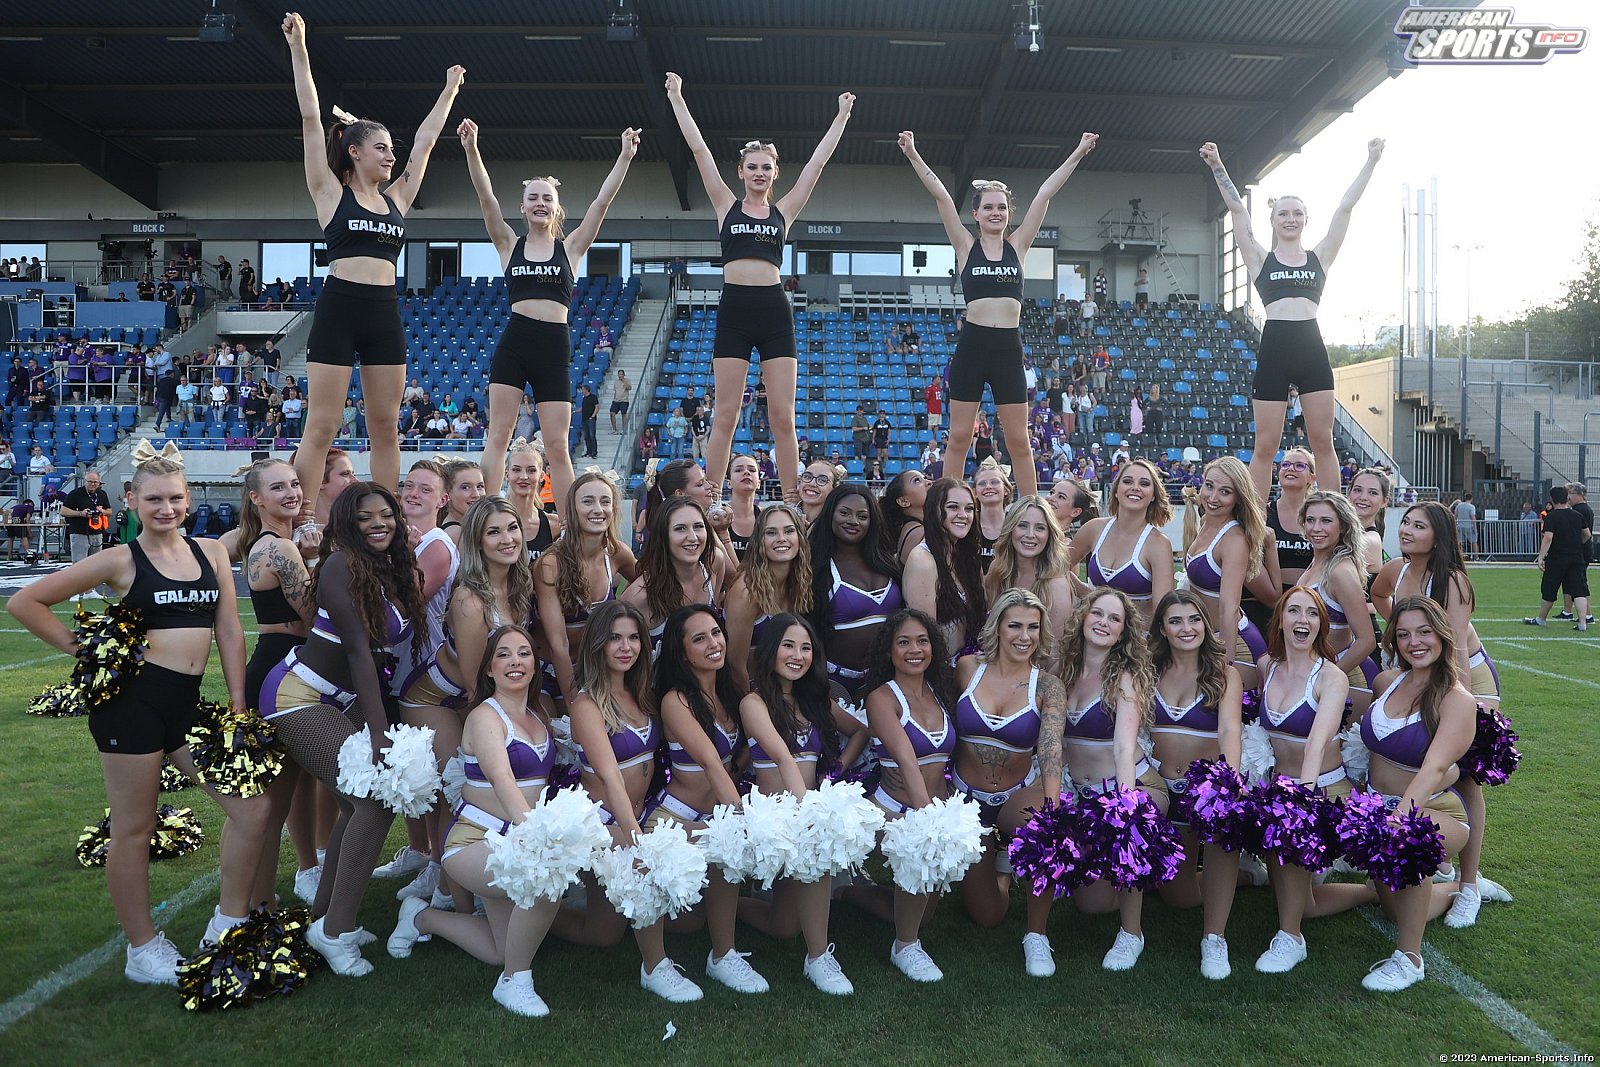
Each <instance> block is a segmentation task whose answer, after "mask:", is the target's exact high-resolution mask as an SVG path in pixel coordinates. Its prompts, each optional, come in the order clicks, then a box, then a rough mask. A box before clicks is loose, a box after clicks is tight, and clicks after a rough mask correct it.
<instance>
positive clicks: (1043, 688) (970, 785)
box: [951, 589, 1066, 978]
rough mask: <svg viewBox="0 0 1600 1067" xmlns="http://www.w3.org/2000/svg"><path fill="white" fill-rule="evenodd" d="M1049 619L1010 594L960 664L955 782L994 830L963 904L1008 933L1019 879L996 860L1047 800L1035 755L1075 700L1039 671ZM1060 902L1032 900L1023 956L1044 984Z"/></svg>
mask: <svg viewBox="0 0 1600 1067" xmlns="http://www.w3.org/2000/svg"><path fill="white" fill-rule="evenodd" d="M1046 618H1047V613H1046V609H1045V606H1044V603H1043V602H1042V601H1041V600H1040V599H1039V598H1038V597H1037V596H1035V595H1034V594H1032V593H1030V592H1028V591H1027V590H1025V589H1007V590H1006V591H1005V592H1003V593H1001V594H1000V596H999V598H998V599H996V600H995V602H994V607H993V609H992V610H990V612H989V618H988V619H987V620H986V621H985V622H984V626H983V631H982V633H980V634H979V635H978V645H979V648H980V649H981V651H980V652H979V654H978V655H976V656H963V657H961V659H960V661H959V662H957V664H956V684H957V685H959V686H961V689H962V692H961V696H960V698H959V699H957V701H956V712H955V727H956V738H957V744H956V751H955V767H954V771H953V774H952V777H951V783H952V785H954V787H955V788H956V790H957V791H958V792H961V793H965V794H966V795H967V797H968V798H969V799H971V800H973V801H974V802H976V803H977V804H978V806H979V809H980V811H981V816H980V817H981V818H982V820H983V824H984V826H986V827H988V828H990V829H992V830H994V831H995V833H994V834H986V835H984V839H985V844H984V850H983V858H982V859H980V860H979V861H978V862H977V863H975V864H973V865H972V866H971V867H969V868H968V869H967V874H966V877H965V878H964V879H963V880H962V882H961V900H962V903H963V904H965V905H966V908H967V914H968V915H969V916H971V918H972V920H973V921H974V922H976V923H977V924H978V925H979V926H991V927H992V926H999V925H1000V923H1001V921H1003V920H1004V919H1005V916H1006V909H1007V905H1008V904H1009V903H1010V878H1009V877H1006V878H1002V877H1001V876H1000V875H999V874H998V873H997V869H996V862H997V856H998V855H999V853H1000V852H1001V851H1003V849H1004V848H1005V844H1004V842H1005V840H1006V839H1007V838H1009V837H1010V835H1012V834H1014V833H1016V831H1017V828H1018V827H1020V826H1022V825H1023V824H1024V823H1026V822H1027V821H1028V819H1029V812H1030V811H1031V810H1036V809H1038V808H1039V806H1040V805H1041V804H1043V803H1044V798H1045V796H1046V795H1047V794H1046V793H1045V791H1044V789H1043V787H1041V786H1040V785H1039V759H1038V755H1037V754H1036V752H1035V749H1036V747H1037V746H1038V743H1039V728H1040V723H1041V722H1043V721H1044V718H1045V716H1050V717H1051V718H1052V720H1054V721H1060V720H1061V718H1062V714H1061V709H1062V706H1063V704H1064V702H1065V700H1066V691H1065V690H1064V689H1063V688H1062V686H1061V680H1060V679H1059V678H1057V677H1056V676H1055V675H1053V674H1050V673H1048V672H1047V671H1043V670H1041V669H1040V667H1039V664H1040V663H1041V662H1042V661H1043V659H1044V658H1045V656H1047V655H1048V654H1049V651H1050V644H1051V642H1050V638H1049V633H1050V631H1048V630H1046V628H1045V620H1046ZM1052 795H1059V794H1052ZM1009 866H1010V865H1009V864H1007V868H1008V869H1009ZM1008 873H1009V871H1008ZM1054 899H1055V898H1054V897H1053V896H1051V895H1050V894H1048V893H1047V894H1044V895H1041V896H1035V895H1033V894H1031V893H1030V894H1029V895H1028V898H1027V900H1028V932H1027V933H1026V934H1025V935H1023V938H1022V957H1023V962H1024V964H1025V966H1026V968H1027V972H1028V974H1030V975H1032V976H1033V977H1035V978H1048V977H1050V976H1051V975H1052V974H1055V973H1056V964H1055V960H1054V959H1053V958H1052V953H1051V948H1050V938H1049V936H1048V933H1047V928H1048V925H1049V921H1050V905H1051V904H1052V903H1054Z"/></svg>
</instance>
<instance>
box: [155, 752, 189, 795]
mask: <svg viewBox="0 0 1600 1067" xmlns="http://www.w3.org/2000/svg"><path fill="white" fill-rule="evenodd" d="M193 785H194V779H193V778H190V777H189V776H188V775H187V774H184V773H183V772H182V771H181V770H179V769H178V765H177V764H176V763H173V762H172V761H171V760H162V761H161V791H162V792H163V793H177V792H179V791H181V790H184V789H189V788H191V787H192V786H193Z"/></svg>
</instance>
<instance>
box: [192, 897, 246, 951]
mask: <svg viewBox="0 0 1600 1067" xmlns="http://www.w3.org/2000/svg"><path fill="white" fill-rule="evenodd" d="M242 922H244V920H243V919H235V918H233V917H232V916H228V917H226V918H224V917H223V914H222V905H220V904H218V905H217V906H216V907H215V908H214V909H212V912H211V918H210V919H209V920H208V921H207V922H206V932H205V933H204V934H202V935H201V937H200V947H201V948H202V949H204V948H208V947H210V946H211V945H215V944H216V943H217V942H218V941H220V940H221V939H222V935H223V934H225V933H227V932H228V931H229V930H232V929H233V928H234V927H235V926H238V925H239V924H240V923H242Z"/></svg>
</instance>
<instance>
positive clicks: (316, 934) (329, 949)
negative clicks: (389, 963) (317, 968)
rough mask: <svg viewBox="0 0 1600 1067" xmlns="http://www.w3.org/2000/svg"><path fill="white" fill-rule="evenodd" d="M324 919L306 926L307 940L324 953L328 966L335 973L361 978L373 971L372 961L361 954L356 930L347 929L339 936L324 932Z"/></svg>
mask: <svg viewBox="0 0 1600 1067" xmlns="http://www.w3.org/2000/svg"><path fill="white" fill-rule="evenodd" d="M322 922H323V920H321V919H318V920H317V921H316V922H314V923H312V924H311V925H310V926H309V927H307V928H306V941H307V942H308V943H309V944H310V945H311V947H312V948H314V949H316V950H317V951H318V952H320V953H322V958H323V959H325V960H327V961H328V967H329V968H330V969H332V971H333V973H334V974H342V975H344V976H345V977H347V978H360V977H361V976H362V975H364V974H371V973H372V962H371V961H370V960H367V959H365V958H364V957H363V956H362V955H361V946H360V945H359V944H357V943H356V937H357V935H356V932H355V931H354V930H346V931H345V932H344V933H342V934H340V935H338V936H337V937H333V936H330V935H328V934H326V933H324V932H323V927H322Z"/></svg>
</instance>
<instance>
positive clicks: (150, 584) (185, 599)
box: [122, 537, 222, 630]
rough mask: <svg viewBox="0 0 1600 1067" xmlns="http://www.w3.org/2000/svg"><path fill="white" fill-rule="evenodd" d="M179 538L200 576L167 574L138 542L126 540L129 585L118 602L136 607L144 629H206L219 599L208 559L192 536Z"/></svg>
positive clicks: (212, 618) (218, 588)
mask: <svg viewBox="0 0 1600 1067" xmlns="http://www.w3.org/2000/svg"><path fill="white" fill-rule="evenodd" d="M183 541H184V543H185V544H187V545H188V546H189V551H190V552H193V553H194V558H195V560H196V561H197V562H198V563H199V564H200V577H198V578H195V579H193V580H192V581H187V582H181V581H179V580H178V579H176V578H168V577H167V576H166V575H165V574H162V573H161V572H160V571H158V570H156V567H155V564H153V563H151V562H150V557H149V556H147V555H145V554H144V548H143V547H141V546H140V544H139V542H138V541H137V540H134V541H129V542H128V547H129V548H130V549H131V550H132V551H133V585H131V586H129V587H128V595H127V596H125V597H123V598H122V602H123V603H124V604H127V605H129V606H131V607H135V608H138V609H139V613H140V615H142V616H143V618H144V626H145V629H147V630H189V629H196V628H204V629H210V628H211V624H212V622H213V620H214V619H215V618H216V615H217V604H218V603H219V602H220V601H221V599H222V592H221V589H220V587H218V585H217V572H216V571H214V570H212V569H211V561H210V560H208V559H206V555H205V553H204V552H202V551H200V546H199V545H197V544H195V541H194V538H192V537H185V538H184V539H183Z"/></svg>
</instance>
